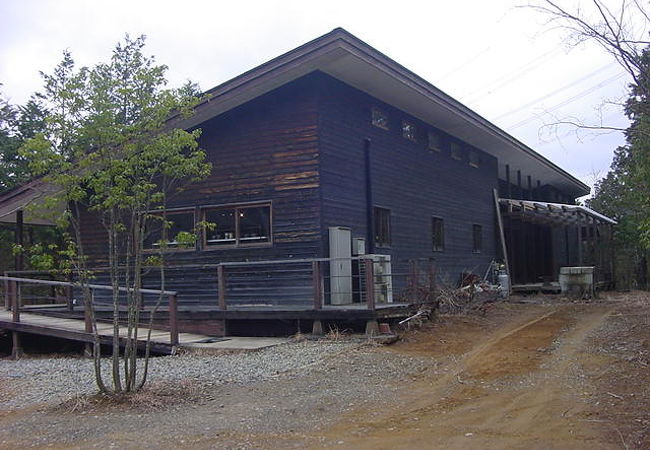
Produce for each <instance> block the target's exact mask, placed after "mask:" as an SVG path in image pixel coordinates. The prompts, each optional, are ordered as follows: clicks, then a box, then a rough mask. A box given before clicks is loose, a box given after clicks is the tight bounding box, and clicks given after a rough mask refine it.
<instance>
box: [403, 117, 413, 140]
mask: <svg viewBox="0 0 650 450" xmlns="http://www.w3.org/2000/svg"><path fill="white" fill-rule="evenodd" d="M402 137H404V138H406V139H408V140H410V141H415V125H413V124H412V123H409V122H407V121H405V120H403V121H402Z"/></svg>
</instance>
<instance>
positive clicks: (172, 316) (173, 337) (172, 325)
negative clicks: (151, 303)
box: [169, 294, 178, 346]
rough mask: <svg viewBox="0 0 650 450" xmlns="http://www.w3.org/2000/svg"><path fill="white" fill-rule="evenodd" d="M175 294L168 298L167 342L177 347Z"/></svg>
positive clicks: (176, 303)
mask: <svg viewBox="0 0 650 450" xmlns="http://www.w3.org/2000/svg"><path fill="white" fill-rule="evenodd" d="M176 300H177V299H176V294H171V295H170V296H169V342H170V343H171V345H173V346H176V345H178V302H177V301H176Z"/></svg>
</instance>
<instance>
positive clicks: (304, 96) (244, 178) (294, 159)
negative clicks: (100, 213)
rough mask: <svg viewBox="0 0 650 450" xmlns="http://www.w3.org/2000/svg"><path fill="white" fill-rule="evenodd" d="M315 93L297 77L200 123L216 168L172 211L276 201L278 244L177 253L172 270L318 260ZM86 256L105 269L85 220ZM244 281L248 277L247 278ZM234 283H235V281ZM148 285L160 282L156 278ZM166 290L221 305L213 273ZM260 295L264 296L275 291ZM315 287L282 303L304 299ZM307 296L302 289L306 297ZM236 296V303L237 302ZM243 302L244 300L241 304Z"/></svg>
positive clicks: (174, 276)
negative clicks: (231, 263)
mask: <svg viewBox="0 0 650 450" xmlns="http://www.w3.org/2000/svg"><path fill="white" fill-rule="evenodd" d="M317 113H318V111H317V96H316V90H315V89H314V86H313V84H312V83H311V82H310V80H309V79H304V80H298V81H296V82H294V83H291V84H289V85H286V86H283V87H281V88H279V89H277V90H275V91H272V92H270V93H268V94H266V95H264V96H261V97H259V98H257V99H255V100H253V101H251V102H249V103H247V104H245V105H242V106H241V107H239V108H236V109H234V110H232V111H230V112H228V113H225V114H222V115H220V116H218V117H216V118H213V119H211V120H209V121H208V122H205V123H203V124H202V125H201V126H200V128H201V129H202V130H203V134H202V136H201V139H200V145H201V147H202V148H204V149H205V150H206V152H207V155H208V160H209V161H210V162H211V163H212V164H213V170H212V174H211V175H210V176H209V177H208V178H207V179H205V180H203V181H201V182H198V183H194V184H192V185H189V186H187V187H186V188H185V190H184V191H183V192H181V193H178V194H176V195H175V196H173V198H172V199H171V201H170V207H176V208H182V207H195V206H202V205H219V204H229V203H242V202H255V201H271V202H272V233H273V245H272V246H261V247H241V248H233V249H223V248H222V249H215V250H201V249H197V250H189V251H187V250H186V251H174V252H170V253H169V254H168V256H167V261H168V262H169V263H170V264H173V265H184V264H192V265H196V264H215V263H219V262H223V261H245V260H265V259H284V258H292V257H295V258H308V257H315V256H319V255H320V252H321V249H322V247H321V240H320V239H321V235H320V195H319V186H320V178H319V174H318V170H319V169H318V166H319V157H318V136H317V116H318V114H317ZM85 222H86V223H85V232H86V233H87V234H86V242H85V245H86V251H87V252H88V254H89V255H90V257H91V260H92V261H93V263H94V264H96V265H105V263H106V260H105V256H104V255H105V253H106V242H107V241H106V235H105V232H104V231H103V230H102V227H101V226H98V224H97V221H96V220H94V218H93V217H92V214H91V215H85ZM242 276H243V275H242ZM233 281H234V280H233ZM147 284H149V285H151V286H152V287H154V286H155V285H156V279H155V276H153V275H152V276H151V277H150V278H149V279H148V281H147ZM167 287H168V288H169V289H177V290H179V291H180V292H181V297H180V298H179V301H180V302H182V303H189V302H214V303H215V304H216V292H217V291H216V289H217V286H216V271H215V269H213V268H212V269H203V270H199V269H196V268H187V269H185V270H182V269H180V270H173V271H170V273H169V280H168V286H167ZM271 289H272V286H271V287H270V288H269V292H266V293H261V294H260V296H265V295H266V296H268V295H271V294H273V293H272V292H271V291H270V290H271ZM310 290H311V282H310V281H309V282H308V283H306V284H305V287H304V289H302V290H301V289H296V290H295V291H296V292H294V294H292V295H290V296H286V295H283V294H282V293H276V294H275V297H276V300H277V297H278V296H280V295H283V297H282V299H281V300H282V301H288V302H291V301H293V300H296V301H298V300H300V299H302V298H303V297H305V296H307V298H309V293H310V292H311V291H310ZM303 291H304V292H303ZM235 294H236V293H233V299H232V300H233V301H236V295H235ZM242 301H247V300H246V299H243V300H242Z"/></svg>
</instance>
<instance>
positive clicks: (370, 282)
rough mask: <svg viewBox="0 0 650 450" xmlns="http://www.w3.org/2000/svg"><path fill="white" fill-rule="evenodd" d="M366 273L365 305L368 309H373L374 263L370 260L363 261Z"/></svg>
mask: <svg viewBox="0 0 650 450" xmlns="http://www.w3.org/2000/svg"><path fill="white" fill-rule="evenodd" d="M363 263H364V266H365V269H366V270H365V272H366V279H365V284H366V304H367V305H368V309H370V310H373V311H374V309H375V262H374V261H373V260H372V259H366V260H364V262H363Z"/></svg>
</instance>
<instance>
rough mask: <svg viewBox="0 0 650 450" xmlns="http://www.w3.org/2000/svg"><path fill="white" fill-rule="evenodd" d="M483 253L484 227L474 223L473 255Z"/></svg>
mask: <svg viewBox="0 0 650 450" xmlns="http://www.w3.org/2000/svg"><path fill="white" fill-rule="evenodd" d="M477 231H478V233H477ZM477 238H478V239H477ZM482 252H483V225H481V224H478V223H474V224H472V253H477V254H478V253H482Z"/></svg>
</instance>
